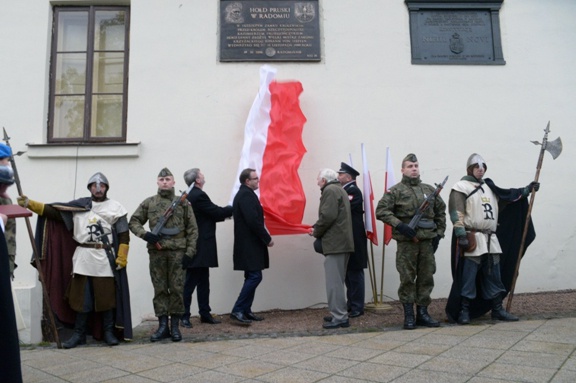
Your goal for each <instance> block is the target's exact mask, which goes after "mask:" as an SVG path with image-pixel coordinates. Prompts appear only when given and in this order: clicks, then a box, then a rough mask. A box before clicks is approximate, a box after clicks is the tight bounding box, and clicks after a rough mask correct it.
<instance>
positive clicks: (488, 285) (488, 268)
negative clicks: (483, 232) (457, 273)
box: [460, 255, 506, 300]
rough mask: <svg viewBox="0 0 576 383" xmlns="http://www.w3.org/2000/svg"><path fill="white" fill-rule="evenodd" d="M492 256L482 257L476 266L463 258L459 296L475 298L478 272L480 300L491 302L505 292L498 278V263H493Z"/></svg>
mask: <svg viewBox="0 0 576 383" xmlns="http://www.w3.org/2000/svg"><path fill="white" fill-rule="evenodd" d="M492 260H493V258H492V256H488V255H483V256H482V261H481V262H480V263H479V264H478V263H476V262H474V261H472V260H470V259H467V257H464V268H463V270H462V290H461V292H460V294H461V295H462V296H463V297H465V298H468V299H474V298H476V275H477V274H478V273H479V272H480V273H481V278H480V284H481V286H482V298H484V299H486V300H491V299H493V298H496V297H497V296H499V295H500V294H501V293H503V292H506V289H505V288H504V285H503V284H502V280H501V278H500V263H496V264H495V263H493V261H492Z"/></svg>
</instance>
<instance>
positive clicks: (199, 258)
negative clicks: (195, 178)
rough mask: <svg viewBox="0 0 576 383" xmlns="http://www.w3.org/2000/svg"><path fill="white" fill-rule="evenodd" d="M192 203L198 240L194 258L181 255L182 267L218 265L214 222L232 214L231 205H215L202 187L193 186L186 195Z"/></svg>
mask: <svg viewBox="0 0 576 383" xmlns="http://www.w3.org/2000/svg"><path fill="white" fill-rule="evenodd" d="M187 199H188V201H189V202H190V203H191V204H192V209H193V210H194V216H196V224H197V225H198V241H197V242H196V255H195V256H194V258H190V257H183V259H182V266H183V268H185V269H187V268H195V267H218V250H217V247H216V223H217V222H222V221H224V220H225V219H226V218H229V217H231V216H232V206H226V207H220V206H217V205H215V204H214V203H213V202H212V201H211V200H210V197H208V194H206V193H205V192H204V191H203V190H202V189H200V188H197V187H193V188H192V190H190V193H189V194H188V197H187Z"/></svg>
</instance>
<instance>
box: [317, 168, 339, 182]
mask: <svg viewBox="0 0 576 383" xmlns="http://www.w3.org/2000/svg"><path fill="white" fill-rule="evenodd" d="M318 178H324V179H325V180H326V182H331V181H335V180H337V179H338V173H336V170H332V169H328V168H324V169H322V170H320V173H318Z"/></svg>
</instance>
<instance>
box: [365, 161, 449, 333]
mask: <svg viewBox="0 0 576 383" xmlns="http://www.w3.org/2000/svg"><path fill="white" fill-rule="evenodd" d="M434 190H435V188H434V187H433V186H431V185H427V184H424V183H422V181H421V180H420V168H419V164H418V159H417V158H416V155H414V154H408V155H407V156H406V157H405V158H404V160H403V161H402V182H400V183H398V184H396V185H394V186H393V187H391V188H390V191H389V192H388V193H385V194H384V196H383V197H382V199H381V200H380V202H378V206H377V207H376V217H377V218H378V219H379V220H381V221H383V222H384V223H387V224H389V225H390V226H392V227H393V228H394V229H393V232H392V238H394V239H395V240H396V242H397V252H396V269H397V270H398V273H400V287H399V288H398V297H399V299H400V302H402V304H403V305H404V328H405V329H408V330H412V329H414V328H416V325H418V326H427V327H438V326H440V323H438V321H436V320H434V319H433V318H432V317H430V315H429V314H428V305H429V304H430V302H431V299H430V293H431V292H432V289H433V288H434V273H435V271H436V261H435V259H434V252H435V251H436V249H437V248H438V243H439V242H440V239H441V238H443V237H444V231H445V230H446V211H445V210H446V204H445V203H444V201H443V200H442V198H441V197H440V196H437V197H436V199H435V200H434V201H433V203H431V204H430V206H429V208H428V209H427V210H426V211H425V212H424V215H423V217H422V219H421V220H420V223H419V224H418V227H416V229H412V228H411V227H410V226H408V223H409V222H410V220H411V219H412V217H413V216H414V215H415V214H416V212H417V210H418V208H419V207H420V205H421V204H422V202H423V201H424V200H425V199H426V197H427V196H428V195H430V194H431V193H434ZM414 303H416V305H417V315H416V319H415V318H414Z"/></svg>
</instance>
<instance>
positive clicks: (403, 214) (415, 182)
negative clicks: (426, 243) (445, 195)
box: [376, 176, 446, 241]
mask: <svg viewBox="0 0 576 383" xmlns="http://www.w3.org/2000/svg"><path fill="white" fill-rule="evenodd" d="M434 190H435V188H434V187H433V186H431V185H428V184H425V183H422V181H420V178H415V179H414V178H410V177H406V176H403V177H402V182H400V183H398V184H396V185H394V186H392V187H391V188H390V192H389V193H385V194H384V196H383V197H382V199H381V200H380V202H378V206H377V207H376V218H378V219H379V220H381V221H383V222H384V223H387V224H389V225H390V226H392V227H393V228H394V229H393V230H392V238H394V239H395V240H397V241H410V238H408V237H406V236H404V235H402V234H400V232H399V231H398V230H396V226H398V224H399V223H400V222H403V223H406V224H408V223H409V222H410V220H411V219H412V217H414V215H416V211H417V210H418V208H419V207H420V205H421V204H422V202H424V199H426V196H428V195H429V194H432V193H434ZM422 219H423V220H425V219H426V220H431V221H433V222H434V224H435V225H434V226H435V227H434V228H431V229H423V228H421V227H418V228H417V229H416V238H417V239H431V238H434V237H436V236H437V235H439V236H440V237H444V232H445V231H446V203H444V200H442V197H440V196H437V197H436V198H435V199H434V202H433V203H431V204H430V206H429V207H428V209H426V211H425V212H424V215H423V216H422Z"/></svg>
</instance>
